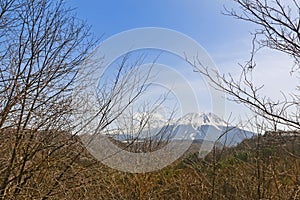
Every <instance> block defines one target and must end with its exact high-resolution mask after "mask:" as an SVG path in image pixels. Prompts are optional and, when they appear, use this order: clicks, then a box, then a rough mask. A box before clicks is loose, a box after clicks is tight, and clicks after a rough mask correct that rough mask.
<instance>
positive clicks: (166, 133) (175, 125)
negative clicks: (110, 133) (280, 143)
mask: <svg viewBox="0 0 300 200" xmlns="http://www.w3.org/2000/svg"><path fill="white" fill-rule="evenodd" d="M157 116H159V115H157ZM155 117H156V115H155V116H154V118H155ZM152 120H153V121H156V122H157V121H160V122H162V123H161V126H157V124H156V127H155V128H152V129H151V130H147V131H142V132H140V133H139V134H136V133H133V134H132V135H130V136H129V135H124V134H123V135H117V136H114V138H115V139H117V140H122V141H123V140H126V138H131V139H132V138H138V139H139V140H143V139H146V138H152V139H170V140H203V141H212V142H218V143H221V144H224V145H226V146H234V145H237V144H238V143H240V142H241V141H243V140H244V139H246V138H251V137H252V136H253V135H255V133H253V132H250V131H247V130H243V129H240V128H238V127H235V126H230V125H228V124H227V123H226V122H225V121H224V120H223V119H221V118H220V117H218V116H217V115H215V114H213V113H188V114H186V115H184V116H183V117H181V118H179V119H178V120H176V121H173V122H170V123H169V124H167V125H166V124H165V123H163V120H162V118H161V116H159V119H157V120H156V119H152Z"/></svg>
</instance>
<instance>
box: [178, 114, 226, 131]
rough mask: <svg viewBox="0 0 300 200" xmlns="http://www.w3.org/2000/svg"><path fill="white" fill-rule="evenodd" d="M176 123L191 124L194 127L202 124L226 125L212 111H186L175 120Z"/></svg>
mask: <svg viewBox="0 0 300 200" xmlns="http://www.w3.org/2000/svg"><path fill="white" fill-rule="evenodd" d="M177 123H178V124H185V125H188V124H191V125H192V126H193V127H194V128H196V127H199V126H202V125H212V126H215V127H218V126H226V122H225V121H224V120H223V119H221V118H220V117H218V116H217V115H215V114H213V113H188V114H186V115H184V116H183V117H182V118H180V119H179V120H178V121H177Z"/></svg>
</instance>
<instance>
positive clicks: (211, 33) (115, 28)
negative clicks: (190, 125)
mask: <svg viewBox="0 0 300 200" xmlns="http://www.w3.org/2000/svg"><path fill="white" fill-rule="evenodd" d="M67 2H68V4H69V5H70V6H71V7H75V8H76V12H77V13H78V17H79V18H81V19H84V20H86V21H87V23H88V24H90V25H92V31H93V32H94V34H95V36H97V37H101V38H102V40H105V39H107V38H109V37H111V36H112V35H114V34H117V33H120V32H122V31H126V30H129V29H133V28H142V27H162V28H168V29H173V30H176V31H179V32H181V33H183V34H186V35H187V36H189V37H191V38H193V39H194V40H196V41H197V42H198V43H199V44H200V45H202V46H203V47H204V49H205V50H206V51H207V52H208V54H209V55H210V56H211V58H212V59H213V61H214V62H215V64H216V66H217V67H218V69H219V70H220V71H221V72H222V73H227V72H230V73H232V74H233V75H237V74H238V70H239V66H238V63H244V62H245V61H246V60H247V59H248V58H249V55H250V54H249V53H250V50H251V36H250V32H251V31H252V30H254V29H255V28H256V27H255V26H254V25H252V24H250V23H247V22H243V21H238V20H236V19H234V18H232V17H229V16H225V15H223V14H222V11H224V8H223V7H224V6H226V7H227V8H234V7H235V5H234V4H232V2H231V1H230V0H148V1H145V0H68V1H67ZM282 66H285V67H282ZM286 66H291V61H290V59H289V58H288V57H286V56H284V55H282V54H278V53H276V52H272V51H262V52H261V53H260V54H258V56H257V68H258V69H257V70H256V71H254V72H253V80H254V82H255V83H258V84H264V85H265V89H264V91H263V92H265V94H267V95H268V96H270V97H278V96H279V95H280V91H287V92H290V91H293V90H294V86H295V83H296V82H297V79H296V77H295V76H292V77H291V76H290V74H289V70H290V67H286ZM269 67H272V70H271V71H270V68H269ZM278 80H280V81H278ZM193 81H194V80H193V78H191V82H193ZM279 82H280V83H279ZM195 84H201V83H199V82H196V83H195ZM202 85H203V84H202ZM200 87H202V86H200ZM204 94H206V93H204ZM198 95H199V94H198ZM200 107H201V106H200ZM204 111H207V110H204ZM230 113H233V116H234V117H235V118H239V116H240V115H243V114H245V113H247V112H245V110H243V109H242V108H241V107H240V106H237V105H234V104H232V103H227V107H226V116H229V115H230ZM226 116H225V117H226ZM242 118H243V119H245V118H244V116H242Z"/></svg>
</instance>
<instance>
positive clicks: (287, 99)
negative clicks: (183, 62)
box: [191, 0, 300, 130]
mask: <svg viewBox="0 0 300 200" xmlns="http://www.w3.org/2000/svg"><path fill="white" fill-rule="evenodd" d="M234 2H235V3H236V4H237V5H238V6H239V8H240V9H238V10H231V9H227V8H225V12H224V13H225V15H229V16H233V17H235V18H237V19H239V20H244V21H247V22H250V23H253V24H256V25H257V29H256V30H255V31H254V33H253V41H252V47H253V48H252V52H251V55H250V60H249V61H247V62H246V64H240V67H241V74H240V76H239V77H238V78H234V77H232V76H231V74H224V75H223V74H221V73H219V72H215V71H211V70H209V69H208V68H207V67H206V66H203V65H202V64H201V61H200V60H198V61H197V62H194V61H193V62H191V63H192V64H194V66H195V68H196V70H197V71H198V72H200V73H202V74H204V75H205V76H208V77H209V78H210V79H211V81H212V84H213V85H214V86H215V87H216V89H220V90H223V91H225V92H226V93H227V94H228V98H229V99H230V100H233V101H235V102H237V103H242V104H244V105H245V106H247V107H248V108H249V109H250V110H252V111H253V112H254V113H255V114H257V115H258V116H259V117H261V119H263V120H266V124H268V125H266V126H268V127H265V128H267V129H270V130H276V129H278V128H285V129H287V130H290V129H291V130H295V129H296V130H299V128H300V119H299V118H300V117H299V115H300V112H299V111H300V110H299V94H298V91H299V86H298V85H295V86H294V88H296V89H297V92H296V93H293V94H286V93H284V92H283V93H282V98H281V99H270V98H269V97H267V96H265V95H264V94H263V93H262V92H261V88H262V87H263V85H255V84H254V83H253V81H252V77H251V72H252V71H253V70H255V69H256V68H257V67H270V71H272V66H256V63H255V55H256V53H257V52H258V51H259V50H260V49H262V48H269V49H272V50H277V51H280V52H283V53H285V54H287V55H289V56H291V58H293V59H294V61H295V63H294V66H282V67H285V68H286V67H289V69H290V70H291V71H292V72H293V73H299V56H300V51H299V50H300V35H299V28H300V14H299V13H300V12H299V11H300V7H299V2H297V1H295V0H293V1H289V2H286V1H280V0H272V1H267V0H234ZM195 63H196V64H195ZM215 77H217V78H215ZM256 124H257V125H258V124H261V125H262V123H261V122H259V123H256ZM265 128H264V129H265Z"/></svg>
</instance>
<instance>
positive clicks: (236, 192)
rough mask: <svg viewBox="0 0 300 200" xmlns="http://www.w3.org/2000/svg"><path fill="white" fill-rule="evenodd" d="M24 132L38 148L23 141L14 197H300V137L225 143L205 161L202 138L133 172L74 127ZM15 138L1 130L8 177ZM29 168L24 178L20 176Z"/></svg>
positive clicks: (9, 193) (12, 178) (13, 177)
mask: <svg viewBox="0 0 300 200" xmlns="http://www.w3.org/2000/svg"><path fill="white" fill-rule="evenodd" d="M29 133H30V134H29ZM23 135H27V136H28V140H26V141H27V142H25V143H22V144H23V145H24V147H25V146H26V145H27V146H28V144H30V145H29V146H30V147H31V148H32V149H36V151H34V152H33V151H30V148H28V149H27V151H26V149H25V148H23V147H22V145H21V144H20V146H19V148H18V152H17V155H16V156H17V157H18V158H19V159H18V163H15V165H14V170H13V173H11V176H10V181H11V190H8V191H7V192H6V194H7V199H43V198H44V199H47V198H48V199H299V198H300V196H299V195H300V194H299V191H300V181H299V180H300V179H299V178H300V177H299V176H300V174H299V169H300V159H299V158H300V157H299V156H300V153H299V152H300V137H299V136H294V135H293V136H291V135H284V136H283V135H278V136H277V137H275V136H274V137H273V135H266V136H259V137H253V138H250V139H246V140H244V141H243V142H242V143H240V144H239V145H237V146H235V147H224V148H221V146H219V147H218V148H215V149H214V151H212V152H210V153H209V154H208V155H207V156H206V157H205V158H203V159H202V158H199V157H198V152H197V151H196V150H197V149H198V147H199V145H200V142H199V143H197V142H196V143H193V145H194V146H193V145H192V146H191V149H190V151H189V152H188V153H187V155H186V156H185V157H184V158H182V159H180V160H177V161H176V162H175V163H173V164H172V165H170V166H168V167H166V168H164V169H161V170H159V171H155V172H151V173H142V174H130V173H124V172H120V171H117V170H114V169H110V168H108V167H106V166H104V165H103V164H102V163H100V162H98V161H97V160H95V159H94V158H93V157H92V156H90V155H89V153H88V152H87V151H86V150H85V149H84V148H83V146H82V143H81V141H80V140H78V138H77V137H73V136H71V135H69V134H67V133H66V132H54V131H49V132H43V133H41V132H39V133H37V132H30V131H29V132H28V131H27V132H26V134H25V133H24V134H23ZM42 135H43V136H42ZM14 136H15V134H14V132H13V131H3V130H2V131H1V135H0V139H1V149H0V151H1V153H0V156H1V158H0V160H1V165H0V167H1V169H0V170H1V171H0V172H1V173H2V174H1V176H0V177H1V179H0V181H3V179H2V178H3V177H4V176H3V170H4V169H5V166H6V165H7V162H9V160H7V157H6V155H8V154H10V153H12V152H11V151H10V150H11V149H12V148H11V147H12V146H13V144H14ZM27 136H24V137H27ZM50 136H52V139H51V137H50ZM33 138H35V139H33ZM53 138H55V139H53ZM24 141H25V140H24ZM67 141H68V143H66V142H67ZM25 144H26V145H25ZM36 147H39V148H36ZM26 152H27V153H26ZM29 152H31V154H30V153H29ZM27 154H28V155H27ZM26 155H27V162H25V165H24V168H23V169H22V163H23V161H24V160H25V159H24V156H26ZM70 163H73V164H72V166H71V165H70ZM22 170H23V173H24V176H23V177H22V179H21V180H20V181H18V174H20V172H21V171H22ZM58 178H59V179H58ZM58 181H59V184H58ZM18 186H20V187H21V189H20V190H16V188H18Z"/></svg>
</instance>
